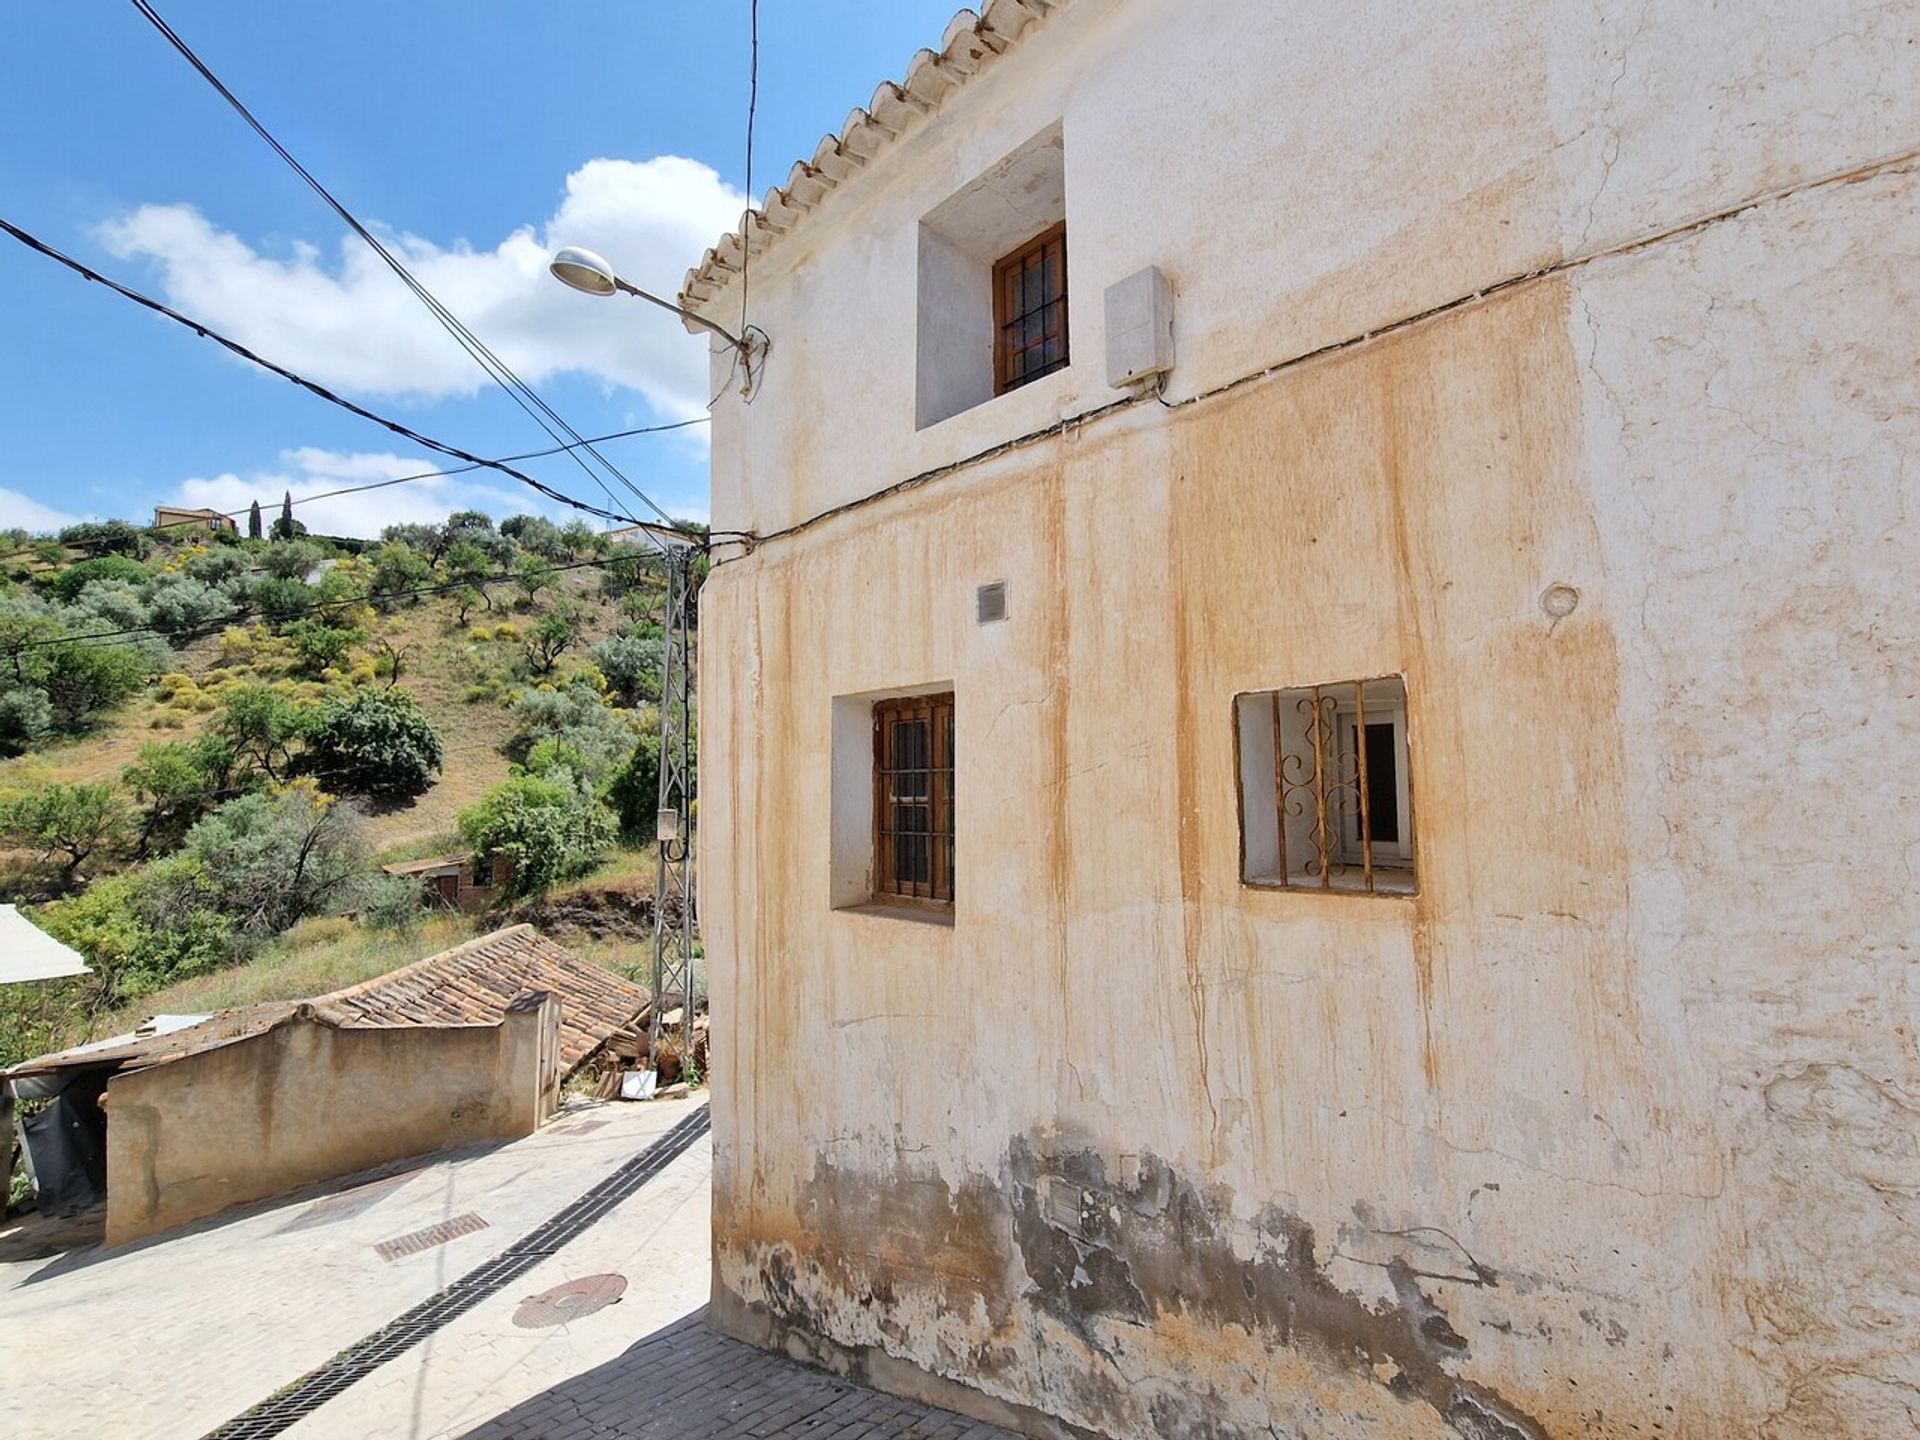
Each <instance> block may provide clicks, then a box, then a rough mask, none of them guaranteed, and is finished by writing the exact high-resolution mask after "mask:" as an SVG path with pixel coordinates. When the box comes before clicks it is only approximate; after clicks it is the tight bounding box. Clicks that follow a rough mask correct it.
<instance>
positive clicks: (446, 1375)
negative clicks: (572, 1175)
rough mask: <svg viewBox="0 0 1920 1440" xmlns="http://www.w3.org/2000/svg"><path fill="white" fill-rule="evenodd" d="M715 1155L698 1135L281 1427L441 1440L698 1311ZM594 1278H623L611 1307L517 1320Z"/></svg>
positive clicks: (328, 1439) (329, 1437)
mask: <svg viewBox="0 0 1920 1440" xmlns="http://www.w3.org/2000/svg"><path fill="white" fill-rule="evenodd" d="M649 1108H651V1107H649ZM673 1112H674V1114H676V1115H684V1114H685V1113H686V1108H685V1107H684V1106H678V1107H673ZM712 1156H713V1152H712V1143H711V1142H710V1141H709V1140H706V1139H702V1140H700V1141H698V1142H696V1143H695V1144H694V1145H693V1146H691V1147H690V1148H689V1149H688V1150H687V1152H686V1153H685V1154H684V1155H681V1156H680V1157H679V1158H678V1159H676V1160H675V1161H674V1162H673V1163H672V1164H671V1165H669V1166H668V1167H667V1168H666V1169H665V1170H663V1171H662V1172H661V1173H660V1174H659V1175H658V1176H657V1177H655V1178H654V1179H653V1180H651V1181H649V1182H648V1183H647V1185H646V1186H645V1188H643V1189H641V1190H640V1191H638V1192H637V1193H635V1194H633V1195H630V1196H628V1197H627V1198H626V1199H625V1200H623V1201H621V1202H620V1203H619V1204H618V1205H616V1206H615V1207H614V1208H613V1209H612V1210H610V1211H609V1212H608V1213H607V1214H606V1215H605V1216H603V1217H602V1218H601V1219H600V1220H598V1221H596V1222H595V1223H594V1224H593V1225H592V1226H591V1227H590V1228H589V1229H587V1230H586V1231H584V1232H583V1233H582V1234H580V1235H579V1236H577V1237H575V1238H574V1239H573V1240H571V1241H570V1242H568V1243H567V1245H565V1246H564V1247H563V1248H562V1249H560V1250H559V1251H558V1252H557V1253H556V1254H555V1255H553V1256H552V1257H551V1258H549V1259H547V1260H544V1261H542V1262H541V1263H540V1264H539V1265H537V1266H535V1267H534V1268H533V1269H531V1270H529V1271H528V1272H527V1273H526V1274H525V1275H522V1276H521V1277H519V1279H517V1280H515V1281H514V1282H513V1283H512V1284H511V1285H509V1286H508V1287H507V1288H506V1289H504V1290H502V1291H501V1292H500V1293H498V1294H496V1295H492V1296H489V1297H488V1298H487V1299H485V1300H483V1301H481V1302H480V1304H478V1305H476V1306H474V1307H473V1309H471V1310H469V1311H467V1312H466V1313H465V1314H463V1315H460V1316H458V1317H456V1318H455V1319H453V1320H452V1321H450V1322H449V1323H448V1324H447V1325H446V1326H445V1328H443V1329H441V1330H439V1331H438V1332H436V1333H435V1334H433V1335H431V1336H429V1337H428V1338H427V1339H426V1340H424V1341H422V1342H421V1343H420V1344H419V1345H417V1346H415V1347H414V1348H413V1349H411V1350H408V1351H406V1352H404V1353H402V1354H400V1355H397V1356H395V1357H394V1358H393V1359H391V1360H389V1361H388V1362H387V1363H386V1364H384V1365H382V1366H381V1367H380V1368H379V1369H377V1370H375V1371H374V1372H373V1373H372V1374H371V1375H369V1376H367V1377H366V1378H365V1379H362V1380H360V1381H359V1382H357V1383H356V1384H354V1385H353V1386H351V1387H350V1388H348V1389H347V1390H345V1391H344V1392H342V1393H341V1394H340V1395H338V1396H336V1397H334V1398H333V1399H331V1400H329V1401H328V1402H327V1403H326V1404H325V1405H323V1406H321V1407H320V1408H319V1409H318V1410H316V1411H315V1412H314V1413H313V1414H311V1415H309V1416H308V1417H307V1418H306V1419H304V1420H302V1421H300V1422H299V1423H298V1424H296V1425H294V1426H292V1427H291V1428H290V1429H287V1430H285V1431H283V1432H282V1434H283V1435H284V1436H285V1437H286V1440H336V1437H337V1440H347V1437H353V1440H358V1437H363V1436H378V1437H381V1440H387V1437H405V1440H446V1437H450V1436H455V1435H459V1434H462V1433H464V1432H465V1431H466V1430H468V1429H470V1428H471V1427H473V1426H474V1425H477V1424H479V1423H481V1422H482V1421H484V1420H485V1419H487V1417H489V1416H492V1415H498V1414H499V1413H500V1412H501V1411H503V1410H505V1409H507V1408H509V1407H510V1406H513V1405H518V1404H520V1403H521V1402H522V1401H525V1400H527V1399H529V1398H531V1397H533V1396H536V1395H538V1394H540V1393H541V1392H542V1391H543V1390H546V1389H547V1388H548V1387H549V1386H551V1385H553V1384H554V1383H555V1381H556V1380H560V1379H562V1378H564V1377H566V1376H571V1375H578V1374H581V1373H583V1372H586V1371H590V1370H592V1369H593V1368H594V1367H595V1366H597V1365H600V1364H603V1363H604V1362H606V1361H608V1360H611V1359H614V1358H615V1357H617V1356H619V1355H620V1354H622V1353H623V1352H625V1351H626V1350H627V1349H628V1348H629V1347H630V1346H632V1344H633V1342H634V1340H635V1338H636V1337H638V1336H641V1335H647V1334H650V1333H652V1332H653V1331H656V1330H658V1329H660V1328H661V1327H663V1326H666V1325H670V1324H672V1323H674V1322H675V1321H677V1320H680V1319H683V1318H684V1317H686V1316H687V1315H689V1314H691V1313H692V1312H694V1311H696V1310H698V1309H699V1308H700V1307H701V1306H702V1305H704V1304H705V1303H706V1299H707V1287H708V1284H709V1266H708V1259H707V1257H708V1254H709V1253H710V1251H709V1241H710V1236H711V1233H712V1221H711V1218H710V1206H711V1201H710V1185H709V1181H710V1177H711V1174H712V1168H713V1158H712ZM599 1276H619V1277H620V1279H621V1280H622V1281H624V1282H625V1285H624V1289H623V1290H622V1291H621V1293H620V1298H619V1302H618V1303H617V1304H609V1305H604V1306H602V1307H600V1308H597V1309H594V1310H592V1311H591V1312H590V1313H588V1314H585V1315H583V1316H580V1317H578V1318H572V1319H565V1320H563V1321H562V1323H558V1324H534V1325H528V1324H524V1323H522V1322H523V1321H528V1320H542V1319H546V1318H549V1316H550V1312H549V1313H548V1314H541V1313H540V1312H539V1308H538V1307H534V1306H530V1305H528V1304H527V1302H528V1300H529V1299H530V1298H531V1297H535V1296H539V1295H542V1294H546V1293H548V1292H550V1291H553V1290H556V1289H558V1288H560V1287H562V1286H568V1285H573V1286H579V1285H580V1284H581V1283H582V1282H586V1281H590V1280H592V1279H594V1278H595V1277H599Z"/></svg>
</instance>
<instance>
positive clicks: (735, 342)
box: [547, 245, 767, 395]
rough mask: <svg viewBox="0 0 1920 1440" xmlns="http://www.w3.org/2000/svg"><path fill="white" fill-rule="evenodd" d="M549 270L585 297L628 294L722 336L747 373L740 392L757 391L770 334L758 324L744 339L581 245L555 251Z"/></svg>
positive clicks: (750, 327)
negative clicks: (633, 278) (624, 276)
mask: <svg viewBox="0 0 1920 1440" xmlns="http://www.w3.org/2000/svg"><path fill="white" fill-rule="evenodd" d="M547 269H548V270H549V271H551V272H552V274H553V278H554V279H556V280H558V281H559V282H560V283H561V284H562V285H565V286H567V287H568V288H569V289H573V290H578V291H579V292H580V293H581V294H583V295H598V296H604V295H611V294H613V293H614V292H615V291H616V290H618V291H624V292H625V293H627V294H628V295H634V296H638V297H639V298H640V299H642V300H645V301H646V302H647V303H648V304H649V305H658V306H659V307H660V308H661V309H662V310H670V311H672V312H673V313H674V314H675V315H678V316H679V317H680V318H681V319H682V320H685V321H688V322H689V323H691V324H694V325H698V326H699V327H700V328H701V329H702V330H708V331H711V332H712V333H713V334H715V335H718V336H719V337H720V338H721V339H722V340H724V341H726V342H727V344H729V345H731V346H732V347H733V350H734V353H735V355H736V356H737V357H738V358H739V361H740V362H741V364H742V366H743V368H744V369H745V370H746V372H747V374H746V379H745V381H744V382H743V383H742V384H741V386H740V393H741V394H742V395H745V394H746V393H747V392H748V391H749V390H750V389H752V388H753V377H754V371H755V365H756V362H757V361H758V360H761V359H763V358H764V357H765V356H766V353H767V333H766V331H764V330H762V329H760V328H759V327H758V326H757V325H749V326H748V327H747V329H746V334H745V335H744V336H740V335H735V334H734V333H733V332H732V331H730V330H726V329H724V328H722V327H721V326H719V325H716V324H714V323H713V321H711V320H709V319H707V318H706V317H705V316H702V315H696V314H694V313H693V311H691V310H688V309H686V308H685V307H684V306H680V305H676V304H674V303H673V302H672V301H671V300H662V299H661V298H660V297H659V296H658V295H650V294H648V293H647V292H646V291H645V290H642V289H641V288H640V287H639V286H638V285H635V284H632V283H631V282H629V281H626V280H623V279H621V278H620V275H619V272H618V271H616V270H615V269H614V268H613V266H612V265H610V264H608V263H607V260H606V257H605V256H603V255H598V254H595V253H594V252H593V251H591V250H585V249H582V248H581V247H580V246H578V245H563V246H561V247H560V248H559V249H558V250H556V251H554V252H553V259H552V260H551V261H550V262H548V265H547Z"/></svg>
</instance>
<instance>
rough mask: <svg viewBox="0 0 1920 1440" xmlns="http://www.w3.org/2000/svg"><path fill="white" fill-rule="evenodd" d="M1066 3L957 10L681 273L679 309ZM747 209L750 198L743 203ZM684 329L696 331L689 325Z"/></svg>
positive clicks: (716, 288)
mask: <svg viewBox="0 0 1920 1440" xmlns="http://www.w3.org/2000/svg"><path fill="white" fill-rule="evenodd" d="M1067 4H1068V0H987V3H986V4H984V5H982V6H981V7H980V13H979V14H975V13H974V12H973V11H972V10H962V11H960V12H959V13H958V14H956V15H955V16H954V17H953V19H952V20H951V21H949V22H948V24H947V28H946V32H945V33H944V34H943V35H942V36H941V37H940V48H939V50H937V51H934V50H922V51H920V52H919V53H917V54H916V55H915V56H914V57H913V59H912V60H911V61H909V62H908V64H907V73H906V76H905V78H904V79H903V80H902V81H901V82H900V83H899V84H897V85H896V84H895V83H894V82H893V81H891V80H883V81H881V82H880V86H879V88H878V89H876V90H875V91H874V92H873V98H872V99H871V100H869V101H868V102H867V106H866V108H865V109H864V110H862V109H857V108H856V109H855V110H854V111H853V112H852V113H851V114H850V115H848V116H847V121H846V124H844V125H843V126H841V127H840V133H839V134H838V135H828V136H826V137H824V138H823V139H822V140H821V141H820V144H819V146H818V148H816V149H815V151H814V153H813V158H812V159H811V160H802V161H800V162H799V163H798V164H796V165H795V166H794V167H793V169H792V170H791V171H789V172H788V174H787V183H786V185H785V186H779V185H776V186H774V187H773V188H772V189H771V190H769V191H767V196H766V199H765V200H764V201H762V202H761V204H760V207H759V208H758V209H750V210H748V211H747V212H746V213H745V214H743V215H742V216H741V217H740V226H739V228H738V229H737V230H734V231H732V232H731V233H729V234H726V235H723V236H721V237H720V239H719V240H717V241H715V242H714V245H713V248H712V249H710V250H708V251H707V253H706V254H705V255H704V256H702V257H701V260H700V263H699V264H698V265H696V266H694V267H693V269H691V270H689V271H688V272H687V278H686V280H685V281H684V282H683V283H682V285H681V287H680V303H681V304H682V305H684V306H686V307H688V308H689V309H695V310H697V309H699V307H700V306H702V305H704V304H707V303H709V302H711V301H713V300H714V299H716V298H717V297H718V296H719V295H721V294H722V293H724V292H725V291H726V290H727V288H728V287H729V286H730V285H731V284H732V283H733V281H734V280H736V279H737V278H738V277H739V274H740V262H741V259H742V258H743V256H745V255H746V254H748V253H749V252H750V253H751V254H752V255H753V256H755V257H756V258H757V257H759V256H760V255H761V254H763V253H764V252H765V251H766V250H767V249H768V248H769V247H770V246H772V245H773V244H774V243H775V241H776V239H777V237H779V236H781V235H785V234H786V233H787V232H788V231H790V230H791V229H793V227H794V226H795V225H796V224H799V223H802V222H803V221H804V220H805V218H806V214H807V212H808V211H810V210H812V209H813V208H814V207H815V206H817V205H819V204H820V203H821V202H823V201H824V200H826V198H827V197H828V195H829V194H830V192H832V191H833V190H834V189H835V188H836V187H837V186H838V185H839V184H840V183H841V182H842V181H844V180H848V179H851V178H852V177H853V176H854V175H855V174H857V173H858V172H859V171H860V170H861V169H863V168H865V166H866V165H867V163H868V161H870V160H872V159H873V158H874V156H875V154H876V153H878V152H879V151H880V150H881V149H882V148H883V147H884V146H886V145H887V144H889V143H891V142H892V141H894V140H897V139H899V138H900V135H901V133H902V132H903V131H905V130H906V129H907V128H908V127H909V126H911V125H912V124H913V123H914V122H915V121H916V120H918V119H919V118H921V117H922V116H926V115H931V114H932V113H933V112H934V111H935V110H937V109H939V108H940V106H941V104H942V103H943V102H944V101H945V100H946V99H947V97H948V96H949V95H951V94H953V93H954V92H955V91H956V90H959V89H961V88H962V87H963V86H964V85H965V84H966V82H967V81H969V80H971V79H972V78H973V77H974V76H975V75H976V74H978V73H979V72H980V71H982V70H985V69H987V68H989V67H990V66H991V65H992V63H993V61H994V59H995V58H996V57H998V56H1000V55H1004V54H1005V53H1006V52H1007V51H1008V50H1010V49H1012V48H1013V47H1014V46H1015V45H1016V44H1018V43H1019V41H1020V40H1021V38H1022V37H1023V36H1024V35H1025V34H1026V33H1027V31H1028V29H1029V27H1030V26H1032V25H1033V24H1034V23H1035V22H1037V21H1040V20H1044V19H1046V18H1047V16H1049V15H1051V14H1053V13H1054V12H1055V11H1057V10H1060V9H1062V8H1064V7H1065V6H1066V5H1067ZM747 198H748V201H749V203H751V201H752V198H753V197H752V196H748V197H747ZM687 328H688V329H690V330H691V329H695V328H697V327H695V326H694V325H692V324H691V322H689V324H688V327H687Z"/></svg>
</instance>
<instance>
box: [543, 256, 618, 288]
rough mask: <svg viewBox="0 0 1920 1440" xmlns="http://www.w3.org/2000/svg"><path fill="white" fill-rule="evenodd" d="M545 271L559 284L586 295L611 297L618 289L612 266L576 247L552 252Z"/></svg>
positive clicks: (599, 257)
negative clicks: (550, 272) (550, 273)
mask: <svg viewBox="0 0 1920 1440" xmlns="http://www.w3.org/2000/svg"><path fill="white" fill-rule="evenodd" d="M547 269H549V270H550V271H552V272H553V278H554V279H556V280H558V281H559V282H560V283H561V284H563V285H569V286H571V287H572V288H574V289H575V290H579V291H581V292H583V293H584V294H587V295H611V294H613V292H614V291H615V290H617V289H619V288H620V287H619V284H618V282H617V280H616V279H615V276H614V271H613V266H611V265H609V264H608V263H607V262H606V260H605V259H603V258H602V257H601V256H598V255H596V254H594V253H593V251H591V250H582V249H581V248H580V247H579V246H578V245H567V246H563V247H562V248H561V249H559V250H556V251H554V252H553V259H552V261H551V262H550V263H549V264H548V266H547Z"/></svg>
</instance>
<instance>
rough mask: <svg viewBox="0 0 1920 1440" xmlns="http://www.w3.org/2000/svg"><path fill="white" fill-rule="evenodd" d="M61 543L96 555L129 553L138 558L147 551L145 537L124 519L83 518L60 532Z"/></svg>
mask: <svg viewBox="0 0 1920 1440" xmlns="http://www.w3.org/2000/svg"><path fill="white" fill-rule="evenodd" d="M60 543H61V544H62V545H75V546H83V547H85V548H86V549H88V550H90V551H92V552H93V553H94V554H96V555H104V554H114V555H130V556H132V557H133V558H134V559H136V560H137V559H139V558H140V557H141V556H142V555H144V554H146V553H147V537H146V536H145V535H143V534H142V533H141V532H140V531H139V530H137V529H135V528H134V527H133V526H132V525H129V524H128V523H127V522H126V521H124V520H84V521H82V522H81V523H80V524H78V525H69V526H67V528H66V529H64V530H62V531H61V532H60Z"/></svg>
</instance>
